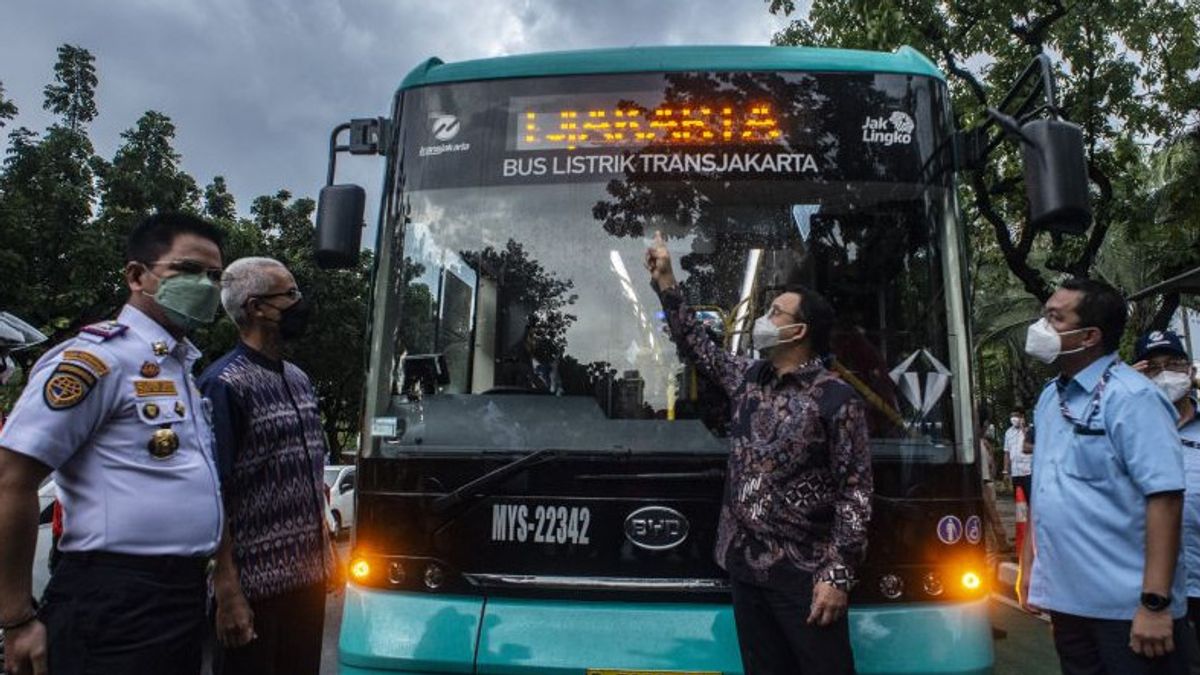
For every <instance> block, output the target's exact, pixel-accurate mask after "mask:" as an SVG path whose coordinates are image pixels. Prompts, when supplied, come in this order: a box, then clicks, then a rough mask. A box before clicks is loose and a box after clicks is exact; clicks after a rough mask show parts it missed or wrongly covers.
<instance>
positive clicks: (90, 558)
mask: <svg viewBox="0 0 1200 675" xmlns="http://www.w3.org/2000/svg"><path fill="white" fill-rule="evenodd" d="M207 567H208V559H207V558H197V557H186V556H133V555H124V554H119V553H103V552H89V553H63V554H62V559H61V560H60V561H59V563H58V565H57V567H56V568H55V570H54V575H53V576H52V577H50V583H49V585H48V586H47V587H46V593H45V596H44V600H43V604H42V607H41V610H40V611H39V613H38V615H39V618H40V619H41V621H42V623H43V624H45V626H46V640H47V650H48V655H47V656H48V661H49V662H48V665H49V668H50V672H51V673H54V675H125V674H128V675H143V674H145V673H155V674H156V675H199V673H200V666H201V645H202V643H203V640H204V633H205V596H206V585H205V583H206V582H205V578H206V573H207Z"/></svg>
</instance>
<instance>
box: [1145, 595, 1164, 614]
mask: <svg viewBox="0 0 1200 675" xmlns="http://www.w3.org/2000/svg"><path fill="white" fill-rule="evenodd" d="M1170 606H1171V596H1169V595H1159V594H1158V593H1142V607H1145V608H1146V609H1148V610H1150V611H1151V612H1161V611H1163V610H1164V609H1167V608H1168V607H1170Z"/></svg>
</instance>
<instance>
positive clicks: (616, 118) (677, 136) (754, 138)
mask: <svg viewBox="0 0 1200 675" xmlns="http://www.w3.org/2000/svg"><path fill="white" fill-rule="evenodd" d="M636 96H637V95H630V94H622V95H618V96H613V97H611V99H610V100H609V101H603V100H598V99H597V98H596V97H588V100H586V101H583V100H578V99H573V98H571V97H566V96H543V97H524V98H514V99H512V101H511V106H510V108H509V110H511V111H512V113H511V115H510V117H511V121H510V125H511V126H510V129H511V135H510V139H513V141H514V142H512V144H511V146H510V147H512V148H513V149H515V150H518V151H525V150H535V151H536V150H598V149H620V148H642V147H646V146H648V145H656V146H686V147H703V146H707V145H728V144H771V145H775V144H778V143H780V142H781V140H782V137H783V132H782V131H781V130H780V128H779V126H780V125H779V119H778V118H777V117H776V114H775V110H774V108H773V107H772V106H771V105H770V104H769V103H750V104H731V103H719V102H713V103H712V104H711V105H699V104H695V105H667V104H654V105H649V106H647V105H641V104H638V103H636V102H631V100H630V99H631V98H635V97H636ZM650 96H654V97H655V98H658V97H661V92H656V93H655V94H647V95H646V97H647V98H648V97H650Z"/></svg>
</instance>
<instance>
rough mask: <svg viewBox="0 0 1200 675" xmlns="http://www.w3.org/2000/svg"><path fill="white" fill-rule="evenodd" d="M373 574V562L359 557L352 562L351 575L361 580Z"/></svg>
mask: <svg viewBox="0 0 1200 675" xmlns="http://www.w3.org/2000/svg"><path fill="white" fill-rule="evenodd" d="M370 575H371V564H370V563H368V562H367V561H366V560H364V559H362V558H359V559H357V560H355V561H354V562H352V563H350V576H351V577H353V578H354V579H357V580H359V581H361V580H363V579H366V578H367V577H368V576H370Z"/></svg>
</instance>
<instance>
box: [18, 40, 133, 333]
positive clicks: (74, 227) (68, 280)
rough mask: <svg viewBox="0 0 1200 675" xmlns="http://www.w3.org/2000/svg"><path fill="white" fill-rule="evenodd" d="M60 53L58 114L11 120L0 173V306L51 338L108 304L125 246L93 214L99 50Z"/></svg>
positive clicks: (53, 92)
mask: <svg viewBox="0 0 1200 675" xmlns="http://www.w3.org/2000/svg"><path fill="white" fill-rule="evenodd" d="M58 53H59V60H58V63H57V64H56V65H55V73H56V83H55V84H52V85H49V86H47V87H46V101H45V107H46V109H47V110H50V111H52V112H55V113H58V114H60V115H62V121H61V122H62V123H58V124H53V125H51V127H50V128H49V129H47V130H46V132H45V134H44V135H43V136H42V137H41V138H38V136H37V135H36V134H35V133H34V132H32V131H30V130H28V129H25V128H18V129H15V130H13V131H12V133H10V134H9V139H10V147H9V151H8V156H7V157H6V159H5V162H4V172H3V175H0V230H2V232H3V239H4V242H5V252H4V254H3V255H2V256H0V266H3V268H4V270H5V272H6V277H5V279H6V283H5V284H3V287H2V288H0V306H3V307H5V308H6V309H9V310H10V311H16V312H18V313H22V312H23V316H24V317H26V318H27V319H30V320H32V321H33V322H34V323H35V324H36V325H38V326H40V327H42V328H43V329H45V330H46V331H47V332H48V333H50V334H51V336H52V340H53V341H57V340H60V339H61V338H62V337H65V336H66V335H69V334H71V333H72V332H74V331H75V330H77V329H78V327H79V326H81V325H83V324H85V323H88V322H91V321H95V320H98V319H100V318H103V317H104V316H106V315H107V314H108V313H109V312H110V311H111V310H112V308H113V305H112V295H113V291H114V288H115V287H116V285H117V283H118V281H119V280H118V278H117V274H118V270H117V268H116V267H115V266H113V264H112V259H113V258H114V257H118V258H119V250H120V245H119V244H117V243H115V242H113V241H111V240H110V239H109V237H108V236H107V234H106V233H105V232H103V231H101V230H98V229H97V228H95V227H94V226H93V224H92V222H91V216H92V205H93V203H94V201H95V196H96V188H95V173H94V170H93V167H94V166H95V164H96V158H95V156H94V151H93V149H92V144H91V141H90V139H89V138H88V135H87V130H86V127H85V126H84V125H85V124H86V123H87V122H90V121H91V120H92V119H94V118H95V116H96V107H95V104H94V93H95V87H96V84H97V82H98V79H97V77H96V75H95V69H94V66H93V65H92V62H93V60H94V59H93V58H92V55H91V54H90V53H88V52H87V50H85V49H82V48H79V47H71V46H69V45H64V46H63V47H61V48H60V49H59V51H58ZM114 251H117V252H118V253H114ZM10 279H11V282H9V281H8V280H10Z"/></svg>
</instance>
